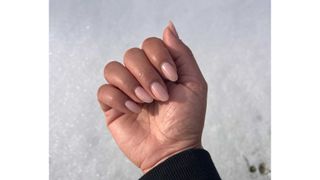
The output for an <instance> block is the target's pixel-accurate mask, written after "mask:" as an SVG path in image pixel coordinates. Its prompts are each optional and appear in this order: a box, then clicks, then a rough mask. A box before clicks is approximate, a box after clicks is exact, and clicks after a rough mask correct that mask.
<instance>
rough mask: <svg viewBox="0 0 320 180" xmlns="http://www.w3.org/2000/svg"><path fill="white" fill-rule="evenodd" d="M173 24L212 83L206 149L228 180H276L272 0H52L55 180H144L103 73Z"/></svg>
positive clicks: (52, 175)
mask: <svg viewBox="0 0 320 180" xmlns="http://www.w3.org/2000/svg"><path fill="white" fill-rule="evenodd" d="M169 20H172V21H173V22H174V23H175V25H176V28H177V31H178V33H179V35H180V37H181V39H182V40H183V41H184V42H185V43H187V44H188V45H189V46H190V48H191V49H192V50H193V53H194V55H195V57H196V59H197V61H198V64H199V66H200V68H201V70H202V72H203V74H204V76H205V78H206V80H207V82H208V85H209V93H208V107H207V114H206V123H205V128H204V132H203V145H204V147H205V148H206V149H207V150H208V151H209V152H210V154H211V156H212V159H213V161H214V163H215V165H216V167H217V169H218V171H219V173H220V175H221V177H222V179H225V180H248V179H258V180H265V179H270V176H271V174H270V173H268V174H266V175H262V174H260V173H259V171H258V170H257V171H256V172H255V173H251V172H249V166H250V165H253V166H255V167H256V168H257V169H258V166H259V164H260V163H265V164H266V166H267V168H270V1H269V0H189V1H183V0H175V1H170V0H158V1H156V0H136V1H129V0H122V1H120V0H68V1H66V0H51V1H50V37H49V38H50V179H51V180H100V179H102V180H107V179H112V180H113V179H115V180H117V179H120V180H122V179H129V180H130V179H132V180H133V179H138V178H139V177H140V176H141V175H142V173H141V172H140V171H139V169H137V168H136V167H135V166H134V165H133V164H132V163H131V162H130V161H129V160H127V158H126V157H125V156H124V155H123V154H122V152H121V151H120V150H119V149H118V147H117V145H116V144H115V142H114V141H113V139H112V138H111V136H110V134H109V132H108V130H107V129H106V126H105V122H104V118H103V114H102V112H101V111H100V109H99V105H98V103H97V101H96V91H97V88H98V87H99V86H100V85H101V84H103V83H105V81H104V78H103V68H104V66H105V64H106V63H108V61H109V60H110V59H115V60H118V61H122V55H123V53H124V51H125V50H126V49H128V48H130V47H137V46H139V45H140V44H141V42H142V41H143V40H144V39H145V38H146V37H149V36H157V37H161V35H162V30H163V28H164V27H165V26H166V25H167V23H168V21H169Z"/></svg>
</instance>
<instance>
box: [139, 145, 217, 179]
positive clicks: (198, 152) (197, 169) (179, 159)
mask: <svg viewBox="0 0 320 180" xmlns="http://www.w3.org/2000/svg"><path fill="white" fill-rule="evenodd" d="M151 179H152V180H157V179H159V180H160V179H161V180H163V179H166V180H171V179H172V180H173V179H174V180H179V179H183V180H193V179H197V180H209V179H210V180H220V179H221V178H220V176H219V174H218V172H217V170H216V168H215V166H214V164H213V162H212V160H211V157H210V154H209V153H208V152H207V151H206V150H204V149H189V150H186V151H183V152H181V153H178V154H176V155H174V156H172V157H170V158H169V159H167V160H165V161H164V162H162V163H160V164H159V165H157V166H156V167H154V168H153V169H152V170H150V171H149V172H147V173H146V174H145V175H144V176H142V177H141V178H140V180H151Z"/></svg>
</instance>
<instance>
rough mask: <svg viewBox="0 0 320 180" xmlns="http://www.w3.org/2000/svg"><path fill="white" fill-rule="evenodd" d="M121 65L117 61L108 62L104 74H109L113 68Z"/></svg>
mask: <svg viewBox="0 0 320 180" xmlns="http://www.w3.org/2000/svg"><path fill="white" fill-rule="evenodd" d="M119 65H120V63H119V62H117V61H111V62H109V63H108V64H106V66H105V67H104V74H105V76H107V74H109V73H110V72H112V70H114V69H115V68H116V67H118V66H119Z"/></svg>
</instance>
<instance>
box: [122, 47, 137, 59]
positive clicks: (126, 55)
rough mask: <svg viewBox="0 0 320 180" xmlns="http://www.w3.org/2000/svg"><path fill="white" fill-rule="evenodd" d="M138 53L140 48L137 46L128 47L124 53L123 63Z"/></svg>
mask: <svg viewBox="0 0 320 180" xmlns="http://www.w3.org/2000/svg"><path fill="white" fill-rule="evenodd" d="M138 53H141V49H139V48H136V47H134V48H130V49H128V50H127V51H126V52H125V53H124V58H123V59H124V63H128V60H129V59H130V57H132V56H134V55H136V54H138Z"/></svg>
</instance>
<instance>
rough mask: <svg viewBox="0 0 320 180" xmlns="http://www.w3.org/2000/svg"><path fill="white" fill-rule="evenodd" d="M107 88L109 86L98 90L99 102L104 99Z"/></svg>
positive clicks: (103, 86) (105, 85)
mask: <svg viewBox="0 0 320 180" xmlns="http://www.w3.org/2000/svg"><path fill="white" fill-rule="evenodd" d="M106 88H107V84H104V85H102V86H100V87H99V88H98V91H97V98H98V100H102V99H103V94H104V92H105V89H106Z"/></svg>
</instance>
